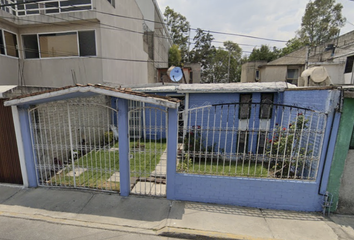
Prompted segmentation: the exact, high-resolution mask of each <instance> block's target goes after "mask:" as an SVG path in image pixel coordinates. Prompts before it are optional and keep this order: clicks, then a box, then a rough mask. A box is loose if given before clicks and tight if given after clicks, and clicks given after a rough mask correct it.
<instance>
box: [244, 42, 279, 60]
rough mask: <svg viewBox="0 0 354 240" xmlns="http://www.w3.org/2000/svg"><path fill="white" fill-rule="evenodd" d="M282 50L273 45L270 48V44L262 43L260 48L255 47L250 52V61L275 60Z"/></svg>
mask: <svg viewBox="0 0 354 240" xmlns="http://www.w3.org/2000/svg"><path fill="white" fill-rule="evenodd" d="M280 52H281V50H280V49H277V48H276V47H273V49H270V47H269V46H268V45H262V46H261V47H260V48H258V49H256V48H254V49H253V50H252V53H251V54H250V56H249V58H248V60H249V61H267V62H270V61H273V60H275V59H277V58H278V57H279V55H280Z"/></svg>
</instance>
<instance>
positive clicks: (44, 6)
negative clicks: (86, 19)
mask: <svg viewBox="0 0 354 240" xmlns="http://www.w3.org/2000/svg"><path fill="white" fill-rule="evenodd" d="M0 2H1V4H2V5H7V6H4V7H2V8H1V9H2V10H4V11H6V12H8V13H10V14H12V15H15V16H18V17H21V16H28V15H41V14H44V15H45V14H57V13H63V12H73V11H84V10H91V9H92V2H91V0H48V1H38V2H33V1H26V0H0ZM26 2H28V3H26Z"/></svg>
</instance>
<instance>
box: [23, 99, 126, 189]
mask: <svg viewBox="0 0 354 240" xmlns="http://www.w3.org/2000/svg"><path fill="white" fill-rule="evenodd" d="M96 101H97V100H96ZM28 114H29V119H30V120H29V121H30V128H31V138H32V144H33V155H34V159H35V167H36V170H37V171H36V172H37V179H38V185H39V186H57V187H69V188H84V189H96V190H104V191H119V186H120V185H119V181H120V179H119V152H118V151H119V149H118V135H117V134H118V133H117V131H116V129H115V128H116V124H117V117H118V111H117V110H116V109H113V108H111V107H109V106H107V105H104V104H99V103H94V102H90V101H88V100H87V99H75V100H70V101H66V102H61V103H54V104H53V103H49V104H40V105H38V106H35V107H33V108H31V109H30V110H29V111H28ZM114 131H115V132H116V134H115V133H114Z"/></svg>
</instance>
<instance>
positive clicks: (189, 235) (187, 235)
mask: <svg viewBox="0 0 354 240" xmlns="http://www.w3.org/2000/svg"><path fill="white" fill-rule="evenodd" d="M157 235H159V236H164V237H171V238H184V239H198V240H212V239H224V240H280V239H275V238H258V237H251V236H246V235H238V234H231V233H221V232H214V231H203V230H196V229H186V228H175V227H164V228H162V229H160V230H158V231H157Z"/></svg>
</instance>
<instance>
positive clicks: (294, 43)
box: [279, 37, 305, 57]
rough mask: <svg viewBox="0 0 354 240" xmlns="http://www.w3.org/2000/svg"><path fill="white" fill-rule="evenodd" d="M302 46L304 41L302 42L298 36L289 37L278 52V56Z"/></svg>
mask: <svg viewBox="0 0 354 240" xmlns="http://www.w3.org/2000/svg"><path fill="white" fill-rule="evenodd" d="M303 46H305V43H304V42H302V41H301V40H300V39H299V38H297V37H294V38H292V39H290V40H289V41H288V42H287V43H286V47H284V48H283V49H282V50H281V53H280V56H279V57H282V56H285V55H287V54H289V53H292V52H294V51H296V50H298V49H300V48H302V47H303Z"/></svg>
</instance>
